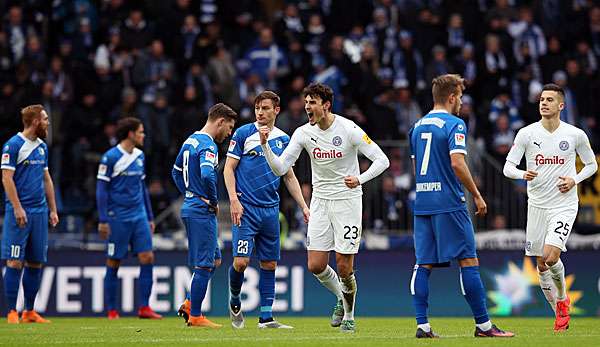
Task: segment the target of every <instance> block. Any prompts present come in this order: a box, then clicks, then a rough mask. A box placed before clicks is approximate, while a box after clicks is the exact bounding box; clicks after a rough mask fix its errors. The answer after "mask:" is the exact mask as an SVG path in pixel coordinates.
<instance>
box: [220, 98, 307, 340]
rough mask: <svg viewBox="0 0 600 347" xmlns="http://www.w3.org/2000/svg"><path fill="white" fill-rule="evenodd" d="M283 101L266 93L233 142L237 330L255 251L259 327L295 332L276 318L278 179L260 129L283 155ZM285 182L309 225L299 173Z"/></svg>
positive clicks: (232, 276) (228, 169)
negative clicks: (267, 130) (266, 129)
mask: <svg viewBox="0 0 600 347" xmlns="http://www.w3.org/2000/svg"><path fill="white" fill-rule="evenodd" d="M279 103H280V99H279V96H278V95H277V94H275V93H274V92H272V91H264V92H262V93H260V94H258V95H257V96H256V98H255V99H254V114H255V115H256V122H255V123H252V124H246V125H243V126H241V127H240V128H239V129H237V130H236V131H235V133H234V134H233V137H232V139H231V141H230V142H229V150H228V152H227V160H226V162H225V169H224V171H223V176H224V179H225V185H226V186H227V191H228V193H229V201H230V203H231V205H230V209H231V221H232V224H233V226H232V244H233V256H234V258H233V265H232V266H231V267H230V268H229V315H230V318H231V324H232V326H233V327H234V328H236V329H241V328H243V327H244V316H243V314H242V311H241V301H240V292H241V289H242V283H243V282H244V270H246V267H247V266H248V264H249V262H250V255H251V254H252V252H253V251H256V256H257V258H258V260H259V261H260V280H259V282H258V289H259V292H260V318H259V322H258V327H259V328H279V329H290V328H292V327H291V326H288V325H285V324H281V323H279V322H277V321H276V320H274V319H273V312H272V307H273V301H274V300H275V268H276V267H277V261H278V260H279V246H280V241H279V194H278V193H277V190H278V188H279V176H277V175H275V174H274V173H273V171H272V170H271V168H270V167H269V164H268V163H267V161H266V159H265V157H264V154H263V151H262V148H261V145H260V135H259V132H258V129H259V128H260V127H261V126H267V127H269V128H270V129H271V133H270V136H269V139H268V140H269V142H270V144H271V148H273V152H275V154H277V155H281V153H282V152H283V150H284V149H285V148H286V146H287V145H288V143H289V141H290V137H289V136H288V135H287V134H286V133H284V132H283V131H281V130H279V129H278V128H276V127H275V118H276V117H277V114H278V113H279V110H280V107H279ZM283 181H284V183H285V185H286V187H287V189H288V190H289V192H290V194H291V196H292V197H293V198H294V200H296V202H297V203H298V205H299V206H300V207H301V208H302V212H303V214H304V221H305V222H306V223H308V218H309V216H310V210H309V208H308V206H307V205H306V202H305V201H304V198H303V196H302V190H301V189H300V184H299V183H298V179H297V178H296V176H295V175H294V170H293V169H290V170H289V171H288V172H287V174H285V176H284V178H283Z"/></svg>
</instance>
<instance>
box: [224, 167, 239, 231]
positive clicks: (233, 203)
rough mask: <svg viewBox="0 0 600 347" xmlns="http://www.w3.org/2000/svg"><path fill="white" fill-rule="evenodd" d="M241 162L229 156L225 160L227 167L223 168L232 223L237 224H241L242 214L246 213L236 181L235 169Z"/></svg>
mask: <svg viewBox="0 0 600 347" xmlns="http://www.w3.org/2000/svg"><path fill="white" fill-rule="evenodd" d="M239 163H240V160H239V159H236V158H232V157H227V159H226V160H225V168H224V169H223V178H224V180H225V187H226V188H227V193H228V194H229V203H230V206H229V209H230V210H231V223H233V224H234V225H237V226H239V225H241V223H242V214H244V207H243V206H242V203H241V202H240V200H239V199H238V195H237V191H236V181H235V169H236V168H237V166H238V164H239Z"/></svg>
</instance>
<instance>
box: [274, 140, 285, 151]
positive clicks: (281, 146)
mask: <svg viewBox="0 0 600 347" xmlns="http://www.w3.org/2000/svg"><path fill="white" fill-rule="evenodd" d="M275 147H277V148H279V149H282V148H283V142H281V141H280V140H275Z"/></svg>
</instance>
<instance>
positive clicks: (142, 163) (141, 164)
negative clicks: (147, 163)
mask: <svg viewBox="0 0 600 347" xmlns="http://www.w3.org/2000/svg"><path fill="white" fill-rule="evenodd" d="M135 163H136V164H137V166H139V167H142V166H144V162H143V161H142V159H139V158H138V159H136V160H135Z"/></svg>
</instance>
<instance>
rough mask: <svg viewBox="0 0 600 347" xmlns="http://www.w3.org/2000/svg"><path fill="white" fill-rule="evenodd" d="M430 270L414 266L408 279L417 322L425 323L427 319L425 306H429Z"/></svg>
mask: <svg viewBox="0 0 600 347" xmlns="http://www.w3.org/2000/svg"><path fill="white" fill-rule="evenodd" d="M430 274H431V270H430V269H427V268H424V267H420V266H418V265H416V266H415V269H414V270H413V275H412V278H411V280H410V293H411V294H412V297H413V305H414V306H415V317H416V319H417V324H425V323H427V322H428V320H427V307H428V306H429V303H428V300H429V275H430Z"/></svg>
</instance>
